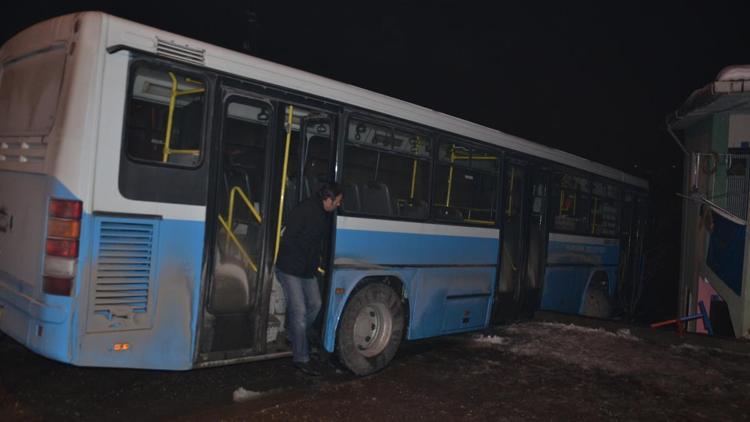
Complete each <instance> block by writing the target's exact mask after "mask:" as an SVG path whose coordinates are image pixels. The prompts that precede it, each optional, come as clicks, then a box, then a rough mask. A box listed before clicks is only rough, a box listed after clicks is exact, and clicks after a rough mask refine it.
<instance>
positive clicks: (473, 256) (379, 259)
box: [336, 229, 499, 265]
mask: <svg viewBox="0 0 750 422" xmlns="http://www.w3.org/2000/svg"><path fill="white" fill-rule="evenodd" d="M498 248H499V242H498V239H497V238H486V237H485V238H482V237H465V236H446V235H434V234H430V235H424V234H414V233H394V232H381V231H370V230H342V229H339V230H337V231H336V257H337V258H341V257H345V258H351V259H354V260H357V261H363V262H368V263H371V264H383V265H433V264H439V265H447V264H450V265H495V263H496V262H497V255H498Z"/></svg>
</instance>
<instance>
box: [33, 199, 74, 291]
mask: <svg viewBox="0 0 750 422" xmlns="http://www.w3.org/2000/svg"><path fill="white" fill-rule="evenodd" d="M47 211H48V217H49V218H48V219H47V242H46V243H45V245H44V249H45V252H46V253H47V256H46V257H45V260H44V277H43V280H44V283H43V285H42V291H43V292H44V293H47V294H50V295H60V296H70V295H71V294H72V292H73V282H74V280H75V273H76V267H77V258H78V247H79V243H78V240H79V238H80V236H81V217H82V216H83V202H81V201H76V200H71V199H55V198H50V200H49V208H48V210H47Z"/></svg>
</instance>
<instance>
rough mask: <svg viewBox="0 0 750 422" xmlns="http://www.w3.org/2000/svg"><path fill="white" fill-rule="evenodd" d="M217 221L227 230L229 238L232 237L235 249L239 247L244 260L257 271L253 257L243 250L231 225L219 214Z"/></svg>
mask: <svg viewBox="0 0 750 422" xmlns="http://www.w3.org/2000/svg"><path fill="white" fill-rule="evenodd" d="M219 222H220V223H221V225H222V226H224V229H225V230H226V232H227V236H229V238H230V239H232V241H233V242H234V244H235V245H236V246H237V249H239V251H240V253H241V254H242V257H243V258H244V259H245V262H247V263H248V264H249V265H250V268H252V270H253V271H255V272H256V273H257V272H258V267H256V266H255V263H254V262H253V259H252V258H250V255H248V253H247V252H245V248H244V247H243V246H242V243H240V240H239V239H237V236H235V235H234V233H232V226H230V225H229V223H227V222H226V221H225V220H224V217H222V216H221V215H219Z"/></svg>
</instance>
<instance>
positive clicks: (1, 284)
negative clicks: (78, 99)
mask: <svg viewBox="0 0 750 422" xmlns="http://www.w3.org/2000/svg"><path fill="white" fill-rule="evenodd" d="M80 28H81V25H80V20H79V16H78V15H68V16H64V17H61V18H56V19H52V20H49V21H46V22H42V23H40V24H38V25H35V26H32V27H30V28H28V29H26V30H25V31H23V32H21V33H19V34H18V35H16V36H15V37H13V38H12V39H10V40H9V41H8V42H6V43H5V44H4V45H3V46H2V48H1V49H0V330H2V331H3V332H4V333H6V334H8V335H10V336H11V337H13V338H14V339H16V340H17V341H19V342H20V343H23V344H24V345H26V346H27V347H29V348H30V349H32V350H34V351H36V352H38V353H40V354H42V355H45V356H48V357H51V358H54V359H57V360H61V361H67V362H69V361H71V359H72V354H73V347H72V343H73V340H72V339H73V336H71V330H73V327H74V319H75V306H74V302H73V299H72V296H73V295H74V293H75V291H76V289H77V287H78V286H79V285H80V282H79V281H80V274H81V273H82V268H83V265H82V260H85V256H84V255H85V253H86V252H85V248H81V245H82V244H84V243H85V242H84V237H85V232H86V224H85V222H84V221H83V220H84V214H85V213H84V209H83V203H84V197H85V194H86V191H87V189H86V188H85V186H86V183H84V182H83V180H84V179H83V178H82V177H81V175H82V174H85V173H87V172H88V170H87V168H90V167H87V166H86V162H87V161H88V160H87V157H86V154H85V153H83V154H72V155H74V156H73V157H71V151H75V150H78V151H80V150H81V149H82V147H83V140H84V139H86V137H85V136H84V132H85V130H86V125H85V124H82V123H83V119H82V118H80V117H81V116H78V117H76V116H66V115H65V114H64V113H63V112H62V110H75V107H71V108H68V107H67V105H66V104H65V103H66V102H70V101H71V100H72V97H71V96H70V95H67V92H68V91H69V90H70V85H71V81H72V79H73V77H72V75H75V74H76V73H78V72H77V67H78V66H79V64H77V63H75V60H74V59H75V57H76V56H75V55H74V51H75V50H76V42H77V41H78V39H79V37H80V32H81V31H80ZM80 44H83V43H79V45H78V46H77V47H78V48H79V49H81V48H82V47H85V46H82V45H80ZM82 94H84V93H82V92H79V93H78V95H82ZM66 127H67V128H66Z"/></svg>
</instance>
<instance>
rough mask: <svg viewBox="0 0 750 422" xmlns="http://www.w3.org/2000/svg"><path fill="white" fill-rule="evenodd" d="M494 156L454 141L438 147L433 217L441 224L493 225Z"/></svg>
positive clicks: (495, 170) (495, 202) (496, 194)
mask: <svg viewBox="0 0 750 422" xmlns="http://www.w3.org/2000/svg"><path fill="white" fill-rule="evenodd" d="M499 163H500V160H499V158H498V157H497V155H495V154H492V153H489V152H486V151H482V150H479V149H474V148H470V147H467V146H464V145H460V144H457V143H455V142H454V141H447V142H442V143H441V144H440V151H439V161H438V168H437V177H436V180H435V199H434V206H433V210H434V214H435V218H437V219H439V220H444V221H460V222H466V223H472V224H481V225H495V221H496V219H497V199H498V193H497V178H498V171H499V166H500V164H499Z"/></svg>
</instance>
